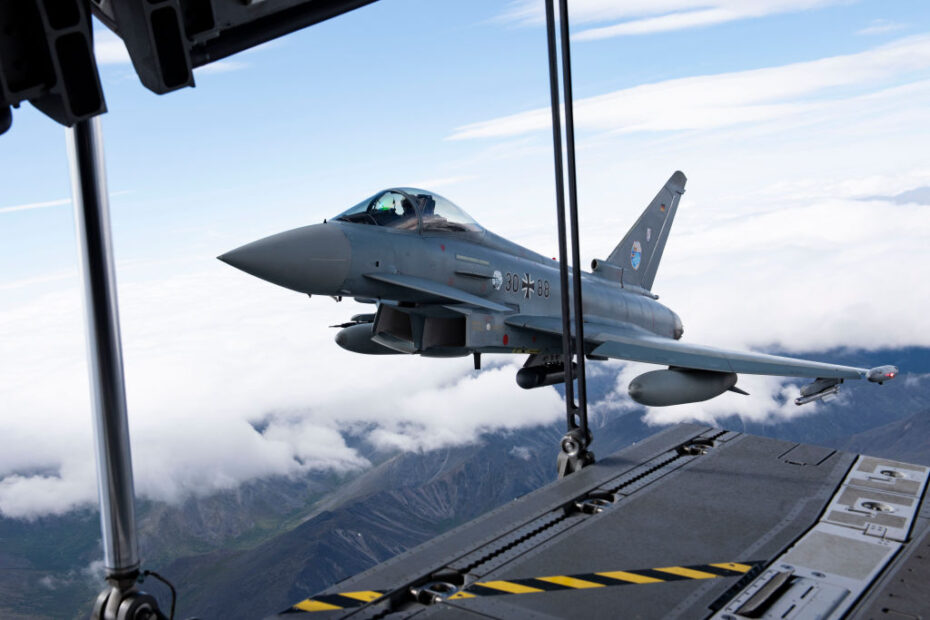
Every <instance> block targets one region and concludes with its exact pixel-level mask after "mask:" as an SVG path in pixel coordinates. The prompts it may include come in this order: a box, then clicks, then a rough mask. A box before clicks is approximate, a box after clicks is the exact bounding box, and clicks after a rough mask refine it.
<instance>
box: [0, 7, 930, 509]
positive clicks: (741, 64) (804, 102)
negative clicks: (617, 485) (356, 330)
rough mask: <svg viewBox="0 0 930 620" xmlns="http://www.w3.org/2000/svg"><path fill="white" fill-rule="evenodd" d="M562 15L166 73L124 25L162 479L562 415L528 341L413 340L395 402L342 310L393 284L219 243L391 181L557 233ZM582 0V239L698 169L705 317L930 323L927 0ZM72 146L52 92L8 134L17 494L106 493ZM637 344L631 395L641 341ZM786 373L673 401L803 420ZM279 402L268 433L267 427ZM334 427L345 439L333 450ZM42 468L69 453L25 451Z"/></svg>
mask: <svg viewBox="0 0 930 620" xmlns="http://www.w3.org/2000/svg"><path fill="white" fill-rule="evenodd" d="M541 9H542V2H541V0H538V1H537V0H516V1H513V2H501V1H493V2H492V1H473V0H469V1H467V2H466V1H460V2H451V1H444V2H435V1H434V2H427V1H425V0H424V1H420V2H414V1H412V0H411V1H407V0H381V1H380V2H377V3H375V4H374V5H371V6H369V7H366V8H364V9H361V10H358V11H356V12H353V13H351V14H348V15H344V16H342V17H339V18H337V19H334V20H331V21H329V22H326V23H323V24H320V25H317V26H314V27H312V28H310V29H307V30H305V31H302V32H299V33H295V34H294V35H291V36H288V37H285V38H283V39H280V40H278V41H275V42H272V43H269V44H267V45H264V46H262V47H260V48H258V49H255V50H251V51H249V52H245V53H242V54H239V55H236V56H234V57H231V58H229V59H227V60H224V61H222V62H220V63H217V64H216V65H213V66H211V67H209V68H206V69H203V70H199V71H197V72H196V74H195V78H196V81H197V87H196V88H193V89H185V90H182V91H179V92H174V93H170V94H168V95H164V96H157V95H154V94H152V93H150V92H149V91H147V90H145V89H144V88H143V87H142V86H141V84H140V83H139V81H138V79H137V78H136V77H135V75H134V73H133V71H132V68H131V66H130V65H129V64H128V62H127V61H126V58H125V55H124V53H121V50H120V46H119V42H118V41H117V40H116V39H115V38H114V37H113V35H111V34H109V33H107V32H105V31H103V30H101V31H99V32H98V37H97V38H98V60H99V61H100V73H101V77H102V80H103V87H104V91H105V94H106V99H107V104H108V108H109V110H110V111H109V113H108V114H106V115H105V116H104V117H103V124H104V134H105V136H104V138H105V147H106V154H107V171H108V177H109V187H110V190H111V192H112V199H111V208H112V219H113V226H114V232H115V250H116V257H117V261H118V262H117V274H118V279H119V284H120V304H121V311H122V314H123V319H124V323H123V336H124V344H125V350H126V364H127V369H126V372H127V381H128V387H129V401H130V410H131V412H132V424H133V429H134V431H133V432H134V433H135V432H139V436H140V437H142V438H141V439H139V440H138V441H136V442H135V444H134V449H135V450H136V462H137V478H138V480H139V489H140V493H142V494H143V495H146V496H150V497H155V498H159V499H171V498H176V497H179V496H183V494H184V493H189V492H209V491H210V490H213V489H216V488H224V487H228V486H230V485H234V484H236V483H238V482H239V481H241V480H246V479H250V478H254V477H256V476H260V475H271V474H292V473H294V472H296V471H299V470H300V469H301V468H302V467H304V468H305V467H307V465H300V464H298V463H297V462H296V461H295V460H294V456H295V455H299V456H301V460H302V462H304V463H307V462H311V463H316V464H315V465H312V466H313V467H333V468H337V469H338V468H350V467H362V466H365V463H363V462H361V461H360V460H359V457H358V455H357V454H356V453H355V452H354V451H353V450H352V449H351V448H349V447H347V446H346V445H345V443H344V442H342V440H341V438H340V435H339V434H340V433H342V432H345V429H346V426H345V425H344V424H348V425H352V424H355V425H358V424H362V425H371V426H372V427H373V428H375V429H376V430H375V431H373V432H372V433H370V435H368V436H366V439H367V440H368V441H371V442H373V443H376V444H377V445H384V446H392V447H402V448H412V447H415V446H418V445H424V442H426V444H428V445H429V446H435V445H444V443H454V442H457V441H468V440H471V439H473V438H474V437H475V436H477V433H479V432H480V431H482V430H488V429H495V428H518V427H520V426H521V425H526V424H531V423H539V422H542V421H554V420H557V419H558V417H559V415H560V414H559V408H560V405H559V402H558V396H557V395H556V393H555V391H554V390H537V391H533V392H523V391H517V390H516V389H515V388H514V385H513V377H512V375H513V372H512V371H513V368H512V367H511V366H510V365H505V366H503V367H499V368H496V369H495V368H492V369H491V370H488V371H486V372H483V373H480V374H475V373H473V372H472V371H471V370H470V362H469V361H468V360H465V361H463V360H438V361H437V360H421V359H419V358H411V359H408V358H403V359H399V360H394V361H392V364H396V365H397V366H396V368H400V369H402V370H403V372H408V373H410V374H411V376H416V377H417V379H418V381H417V383H416V385H415V386H414V387H410V386H409V385H408V386H407V387H406V388H405V390H401V389H399V388H394V387H392V386H391V385H388V384H384V385H381V384H379V383H377V381H376V382H375V383H373V384H372V385H373V389H380V390H381V391H382V397H381V398H380V399H379V400H380V401H383V402H380V403H378V404H377V405H374V404H372V403H371V402H366V401H364V400H360V399H359V397H358V395H355V394H350V393H349V392H350V391H351V389H352V388H351V385H352V384H351V382H347V381H348V380H349V378H351V376H352V375H353V373H364V372H369V373H372V376H378V373H379V369H383V366H379V364H383V363H384V361H383V359H378V360H372V359H368V358H364V357H359V356H352V355H351V354H348V353H346V352H344V351H342V350H340V349H338V347H336V345H335V344H334V343H333V342H332V336H333V333H332V330H328V329H326V328H325V327H324V326H325V325H330V324H333V323H336V322H340V321H343V320H345V319H347V318H348V316H350V315H351V314H354V313H355V312H359V311H362V310H365V309H366V308H362V307H361V306H355V305H353V304H351V303H350V302H345V303H343V304H338V305H337V304H335V303H332V302H331V301H330V300H317V299H314V300H313V301H312V302H308V301H307V300H306V298H305V297H301V296H299V295H295V294H292V293H289V292H287V291H282V290H278V289H275V288H274V287H272V286H270V285H267V284H266V283H263V282H259V281H255V280H254V279H252V278H249V277H248V276H245V275H244V274H241V273H239V272H236V271H234V270H232V269H230V268H228V267H227V266H225V265H222V264H220V263H219V262H218V261H216V260H215V258H214V257H215V256H217V255H218V254H220V253H222V252H224V251H226V250H228V249H230V248H233V247H236V246H238V245H240V244H242V243H244V242H247V241H250V240H253V239H255V238H258V237H260V236H263V235H265V234H270V233H273V232H278V231H280V230H283V229H286V228H290V227H295V226H299V225H303V224H307V223H311V222H316V221H320V220H322V219H323V218H324V217H328V216H331V215H333V214H336V213H338V212H340V211H342V210H343V209H344V208H346V207H348V206H350V205H352V204H354V203H356V202H357V201H358V200H359V199H360V198H362V197H364V196H367V195H370V194H372V193H373V192H374V191H376V190H377V189H379V188H382V187H386V186H392V185H420V186H426V187H429V188H432V189H435V190H436V191H438V192H440V193H442V194H444V195H446V196H447V197H448V198H450V199H452V200H453V201H455V202H457V203H458V204H460V205H461V206H462V207H463V208H465V209H466V210H467V211H469V212H470V213H471V214H472V215H473V216H474V217H475V218H476V219H478V221H480V222H481V223H483V224H485V225H486V226H487V227H489V228H491V229H492V230H494V231H495V232H498V233H500V234H502V235H505V236H508V237H511V238H513V239H515V240H517V241H518V242H520V243H524V244H525V245H527V246H529V247H531V248H533V249H536V250H538V251H541V252H543V253H547V254H549V253H552V252H554V248H555V216H554V208H553V207H554V201H553V196H552V194H553V180H552V159H551V135H550V133H549V131H548V126H547V125H546V123H547V122H548V121H547V120H546V119H547V114H548V112H547V110H546V109H545V108H546V106H547V104H548V75H547V72H546V66H547V65H546V56H545V54H546V48H545V31H544V27H543V24H542V23H541V22H540V20H539V16H540V15H541ZM570 10H571V11H572V13H573V15H572V16H573V26H574V27H573V32H574V37H575V42H574V43H573V47H572V54H573V71H574V78H575V80H574V89H575V95H576V99H577V102H578V107H577V109H576V121H577V123H578V149H579V150H578V161H579V192H580V200H581V224H582V258H583V262H584V263H585V264H587V262H588V261H589V260H590V258H594V257H597V256H604V255H606V254H607V253H608V252H609V251H610V249H611V248H612V247H613V246H614V244H615V243H616V242H617V240H618V239H619V238H621V237H622V235H623V234H624V232H625V231H626V229H627V228H628V227H629V225H630V224H631V223H632V222H633V221H634V220H635V218H636V217H637V216H638V214H639V212H640V211H641V209H642V207H643V206H644V205H645V204H646V203H648V201H649V199H651V197H652V195H653V194H654V193H655V191H657V190H658V188H659V187H661V185H662V183H663V182H664V181H665V179H667V178H668V176H669V175H670V174H671V173H672V172H673V171H674V170H675V169H682V170H684V171H685V172H686V173H687V174H688V176H689V185H688V193H687V194H686V196H685V198H684V199H683V201H682V208H681V210H680V212H679V216H678V218H679V219H678V222H677V224H676V230H675V231H674V232H673V236H672V238H671V240H670V242H669V248H668V250H667V253H666V257H665V259H664V262H663V267H662V269H661V270H660V272H659V278H658V281H657V290H658V292H659V293H660V294H662V297H663V301H665V302H667V303H668V304H669V305H670V306H671V307H673V308H675V310H676V311H677V312H679V314H681V315H682V318H683V319H684V323H685V328H686V337H687V338H691V339H693V340H694V341H697V342H707V343H714V344H720V345H729V346H741V347H755V348H762V349H764V348H766V347H770V346H773V345H774V346H777V347H779V348H782V349H789V350H797V351H804V350H811V349H827V348H831V347H836V346H850V347H866V348H878V347H881V346H898V345H905V344H914V345H925V346H927V345H930V318H928V316H930V313H927V312H926V307H927V303H928V301H930V300H928V299H927V293H926V287H922V286H917V285H916V283H922V282H926V281H927V279H928V278H930V261H928V255H927V250H926V238H927V234H930V215H928V213H927V210H928V209H930V206H928V205H918V204H911V205H897V204H894V203H893V201H890V200H888V197H891V196H894V195H897V194H899V193H901V192H903V191H906V190H910V189H914V188H916V187H921V186H930V149H927V148H926V144H927V139H928V138H930V123H927V119H928V112H927V110H928V109H930V11H928V9H927V5H926V3H925V2H922V1H917V0H915V1H904V0H902V1H897V2H879V1H869V0H862V1H858V2H857V1H832V0H781V1H779V2H765V1H763V0H704V1H702V2H695V1H693V0H661V1H660V0H650V1H648V2H647V1H646V0H635V1H634V0H631V1H630V2H623V3H618V2H614V1H612V0H576V1H573V2H570ZM101 28H102V27H101ZM617 31H619V32H620V34H615V36H604V38H596V37H601V36H603V35H605V34H607V35H609V34H610V33H611V32H615V33H616V32H617ZM630 32H637V33H638V34H629V33H630ZM623 33H626V34H623ZM64 142H65V141H64V135H63V130H62V128H61V127H59V126H57V125H55V124H54V123H53V122H52V121H50V120H49V119H47V118H46V117H44V116H42V115H41V114H39V113H38V112H36V111H35V110H33V109H32V108H31V107H30V106H28V105H24V106H23V107H22V108H21V109H19V110H15V111H14V118H13V126H12V128H11V130H10V131H9V132H8V133H7V134H5V135H3V136H2V137H0V145H2V147H3V148H0V188H2V189H0V273H2V274H3V277H2V279H0V339H2V341H3V342H4V343H5V344H6V346H5V349H4V351H3V352H2V353H0V402H5V403H9V404H8V405H6V406H4V408H2V409H0V512H4V513H5V514H14V515H29V514H36V513H42V512H48V511H61V510H67V509H69V508H71V507H73V506H76V505H82V504H83V503H87V502H89V501H93V497H94V495H93V474H92V465H89V464H88V463H89V455H90V451H89V447H88V446H89V443H88V442H89V428H88V427H89V425H88V424H87V420H88V419H89V418H88V416H89V414H88V411H87V403H86V399H87V395H86V390H87V383H86V367H85V365H84V364H85V363H84V348H83V334H82V331H81V330H82V326H81V320H80V302H81V298H80V289H79V283H78V280H77V258H76V249H75V245H74V230H73V218H72V214H71V207H70V204H69V203H68V198H69V195H70V189H69V180H68V168H67V159H66V155H65V146H64ZM44 203H57V204H54V205H52V206H41V205H42V204H44ZM866 283H867V284H866ZM724 298H727V299H731V298H732V299H735V300H738V303H736V302H734V303H726V304H721V303H719V302H718V300H720V299H724ZM799 299H802V300H803V303H798V300H799ZM890 299H893V300H894V303H895V307H894V310H893V316H894V319H895V320H888V316H889V312H890V310H889V303H888V301H887V300H890ZM499 363H500V364H506V363H508V362H507V361H505V360H503V359H502V360H500V362H499ZM630 368H632V370H630V369H625V370H623V372H622V373H621V377H620V379H619V380H618V392H617V401H618V402H619V401H620V400H622V398H623V396H622V395H623V394H624V393H625V381H628V380H629V378H630V376H631V375H630V373H631V372H634V371H635V370H636V368H640V367H632V366H631V367H630ZM614 370H615V371H616V367H614ZM346 375H348V376H349V377H348V378H347V377H346ZM760 381H761V382H760V383H758V384H756V385H755V386H752V385H750V386H749V387H748V389H749V391H750V392H752V393H753V394H754V396H755V395H759V396H757V397H756V398H754V399H753V400H752V402H749V400H748V399H747V400H746V401H736V400H730V399H729V395H727V396H723V397H721V398H719V399H715V400H714V401H710V404H699V405H696V406H691V407H684V408H670V409H667V410H664V411H662V412H656V411H653V412H650V414H649V415H650V416H651V417H650V418H649V419H650V420H651V421H656V422H663V421H670V420H675V419H685V418H689V417H691V418H697V419H703V420H712V419H714V417H715V416H719V415H724V414H726V413H729V412H731V411H732V410H733V409H735V408H739V409H738V410H739V412H740V413H741V415H745V416H746V417H750V418H753V419H765V418H767V417H778V416H789V415H798V412H797V411H796V410H794V409H790V408H789V409H790V410H789V409H786V408H784V407H782V406H781V405H780V404H779V402H780V401H779V400H778V398H777V397H778V396H779V395H781V394H783V393H784V390H786V389H787V390H789V391H790V389H792V388H790V387H789V388H786V387H785V386H784V385H783V383H782V382H779V381H777V380H771V381H768V380H760ZM741 385H742V383H741ZM411 389H413V390H414V391H413V392H412V393H411V392H410V390H411ZM734 398H738V397H734ZM449 402H455V403H460V404H459V405H458V407H457V408H455V409H454V410H452V409H448V403H449ZM437 403H443V404H442V405H441V406H438V405H437ZM613 404H614V405H617V406H621V405H619V404H617V403H613ZM324 405H325V406H329V407H332V408H337V409H338V410H339V411H341V412H343V414H344V418H345V421H344V424H342V425H341V424H337V423H334V422H333V421H332V420H331V419H330V418H331V416H326V415H325V411H324V409H323V408H324ZM607 405H611V403H608V404H607ZM792 407H793V405H792ZM444 408H445V409H444ZM608 408H609V407H608ZM437 410H446V413H447V415H446V416H438V417H437V416H436V415H435V412H436V411H437ZM477 410H481V411H484V412H486V414H484V415H481V416H475V415H474V411H477ZM815 410H816V408H810V409H807V410H805V411H807V412H808V413H809V412H813V411H815ZM14 411H15V412H16V413H14ZM515 411H521V412H527V413H521V414H519V415H514V413H513V412H515ZM466 413H467V415H466ZM269 415H271V416H272V418H273V423H272V424H271V425H270V426H269V427H268V428H269V430H268V431H267V432H266V433H264V434H258V433H256V432H255V431H254V430H253V429H252V427H251V426H249V425H248V422H249V421H254V420H257V419H266V418H265V417H266V416H269ZM275 416H277V417H275ZM50 428H51V429H53V430H49V429H50ZM182 428H183V429H184V434H183V435H179V434H178V433H180V431H179V430H178V429H182ZM204 436H209V437H211V441H212V443H213V444H215V450H206V449H203V446H202V443H201V442H202V438H203V437H204ZM320 436H325V437H328V438H330V440H328V441H327V444H328V445H329V446H331V449H330V450H329V451H328V452H326V453H325V454H322V455H320V454H318V452H314V450H317V451H318V447H319V446H320V443H321V442H320V441H319V437H320ZM82 442H83V443H82ZM191 442H194V443H191ZM429 442H432V443H429ZM75 445H79V446H84V449H76V448H74V446H75ZM311 448H312V449H311ZM165 449H170V450H172V451H173V452H174V453H177V454H180V455H184V456H182V457H179V458H178V460H177V463H176V468H177V475H175V473H174V472H173V471H172V472H168V473H167V474H164V473H163V470H162V469H159V467H161V465H158V466H156V464H157V463H159V462H160V459H159V456H158V455H159V454H160V453H163V451H164V450H165ZM308 455H309V456H313V455H316V457H318V458H317V461H313V459H310V460H309V461H308V458H309V457H308ZM37 468H44V469H51V470H53V471H57V472H58V474H57V476H51V477H43V476H32V475H27V474H24V473H23V472H28V471H34V470H35V469H37ZM190 471H197V472H200V473H198V474H197V476H195V477H194V479H193V480H192V479H191V478H190V477H189V476H190V474H189V472H190ZM184 472H188V473H184Z"/></svg>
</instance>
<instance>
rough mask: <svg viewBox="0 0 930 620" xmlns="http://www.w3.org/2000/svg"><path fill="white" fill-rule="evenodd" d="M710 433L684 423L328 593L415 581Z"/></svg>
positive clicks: (349, 580)
mask: <svg viewBox="0 0 930 620" xmlns="http://www.w3.org/2000/svg"><path fill="white" fill-rule="evenodd" d="M707 429H708V427H706V426H700V425H696V424H681V425H678V426H674V427H672V428H669V429H667V430H665V431H662V432H661V433H658V434H656V435H653V436H652V437H649V438H648V439H645V440H643V441H641V442H639V443H638V444H636V445H634V446H630V447H629V448H627V449H625V450H623V451H621V452H619V453H617V454H615V455H613V456H610V457H607V458H604V459H602V460H600V461H599V462H598V463H597V465H596V466H593V467H587V468H585V469H583V470H581V471H580V472H577V473H575V474H572V475H571V476H569V477H567V478H563V479H561V480H557V481H555V482H553V483H552V484H549V485H547V486H545V487H542V488H541V489H538V490H536V491H533V492H532V493H528V494H527V495H524V496H523V497H521V498H519V499H517V500H515V501H513V502H511V503H510V504H507V505H505V506H502V507H500V508H498V509H496V510H493V511H491V512H489V513H488V514H486V515H484V516H482V517H479V518H478V519H475V520H474V521H471V522H470V523H467V524H465V525H463V526H461V527H459V528H457V529H455V530H452V531H450V532H447V533H446V534H443V535H442V536H438V537H436V538H434V539H433V540H431V541H429V542H427V543H425V544H423V545H421V546H419V547H417V548H416V549H413V550H411V551H409V552H407V553H404V554H402V555H399V556H397V557H396V558H394V559H392V560H388V561H387V562H384V563H382V564H379V565H378V566H376V567H374V568H372V569H371V570H368V571H365V572H364V573H361V574H359V575H356V576H355V577H351V578H349V579H347V580H345V581H343V582H341V583H340V584H338V587H333V588H329V589H327V590H326V592H339V591H346V590H366V589H378V588H384V587H386V586H390V585H395V584H396V585H402V584H406V583H408V582H412V581H415V580H417V579H419V578H420V577H422V576H424V575H428V574H429V573H431V572H433V571H436V570H439V569H441V568H443V567H444V566H446V565H447V564H449V563H453V562H454V561H455V560H456V559H458V558H460V557H462V556H464V555H466V554H468V553H469V552H470V551H472V550H474V549H476V548H478V547H480V546H482V545H486V544H488V543H489V542H491V541H493V540H495V539H497V538H499V537H501V536H505V535H507V534H508V533H510V532H512V531H514V530H516V529H518V528H520V527H522V526H523V525H525V524H526V523H528V522H530V521H532V520H534V519H536V518H538V517H539V516H541V515H543V514H545V513H547V512H549V511H551V510H553V509H556V508H558V507H559V506H561V505H563V504H565V503H567V502H570V501H571V500H573V499H574V498H576V497H579V496H581V495H584V494H585V493H587V492H588V491H589V490H591V489H596V488H597V487H599V486H601V485H602V484H604V483H606V482H607V481H609V480H611V479H613V478H616V477H617V476H618V475H620V474H622V473H623V472H625V471H628V470H630V469H632V468H633V467H636V466H638V465H639V464H640V463H642V462H643V461H646V460H649V459H650V458H651V457H652V456H654V455H655V454H656V453H663V452H666V451H668V450H669V449H671V448H673V447H674V446H676V445H679V444H681V443H684V442H687V441H689V440H690V439H692V438H694V437H696V436H699V435H700V434H701V433H702V432H704V431H706V430H707ZM307 594H308V595H309V594H311V593H309V592H308V593H307Z"/></svg>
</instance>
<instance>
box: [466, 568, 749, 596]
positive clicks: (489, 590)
mask: <svg viewBox="0 0 930 620" xmlns="http://www.w3.org/2000/svg"><path fill="white" fill-rule="evenodd" d="M755 565H756V563H755V562H752V563H747V564H743V563H738V562H724V563H719V564H698V565H695V566H664V567H661V568H643V569H638V570H617V571H605V572H601V573H581V574H578V575H551V576H549V577H533V578H530V579H508V580H497V581H479V582H476V583H473V584H471V585H470V586H468V587H466V588H464V589H463V590H461V591H459V592H456V593H455V594H453V595H452V596H450V597H449V600H457V599H465V598H475V597H478V596H498V595H501V594H537V593H540V592H555V591H558V590H583V589H587V588H603V587H606V586H621V585H635V584H646V583H663V582H666V581H683V580H692V579H716V578H718V577H739V576H742V575H744V574H746V573H747V572H749V571H750V570H752V569H753V567H754V566H755Z"/></svg>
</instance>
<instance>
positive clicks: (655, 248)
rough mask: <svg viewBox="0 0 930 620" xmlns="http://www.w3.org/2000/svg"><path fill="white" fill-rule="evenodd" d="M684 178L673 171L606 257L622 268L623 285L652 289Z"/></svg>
mask: <svg viewBox="0 0 930 620" xmlns="http://www.w3.org/2000/svg"><path fill="white" fill-rule="evenodd" d="M687 181H688V178H687V177H686V176H685V175H684V173H682V172H681V171H678V172H676V173H675V174H673V175H672V176H671V178H669V180H668V182H667V183H666V184H665V187H663V188H662V189H661V190H659V193H658V194H656V197H655V198H653V199H652V202H650V203H649V206H648V207H646V210H645V211H643V214H642V215H640V216H639V219H638V220H636V223H635V224H633V227H632V228H631V229H630V232H628V233H627V234H626V237H624V238H623V241H621V242H620V244H619V245H618V246H617V247H616V248H614V251H613V252H611V253H610V256H608V257H607V262H608V263H611V264H613V265H615V266H617V267H620V268H621V269H622V278H623V283H624V284H629V285H632V286H639V287H642V288H644V289H645V290H647V291H649V290H652V283H653V282H654V281H655V279H656V272H657V271H658V269H659V261H660V260H662V252H663V251H664V250H665V242H666V240H668V233H669V231H670V230H671V228H672V222H673V221H674V220H675V211H677V210H678V201H679V199H680V198H681V195H682V194H684V193H685V183H686V182H687Z"/></svg>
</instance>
